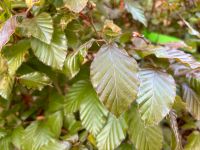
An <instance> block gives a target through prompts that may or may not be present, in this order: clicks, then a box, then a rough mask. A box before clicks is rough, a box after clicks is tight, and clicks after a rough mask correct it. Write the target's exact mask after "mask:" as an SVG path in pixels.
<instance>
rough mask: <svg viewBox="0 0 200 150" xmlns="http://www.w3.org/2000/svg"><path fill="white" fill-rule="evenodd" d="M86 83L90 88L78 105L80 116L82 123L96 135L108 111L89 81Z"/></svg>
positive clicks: (104, 121)
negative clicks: (79, 105)
mask: <svg viewBox="0 0 200 150" xmlns="http://www.w3.org/2000/svg"><path fill="white" fill-rule="evenodd" d="M87 84H89V85H88V86H90V90H88V91H87V93H88V94H87V95H85V97H83V99H84V100H83V102H82V104H81V107H80V118H81V121H82V125H83V126H84V127H85V128H86V129H87V130H88V131H89V132H91V133H92V134H93V135H94V136H96V135H97V134H98V133H99V132H100V130H101V129H102V128H103V126H104V124H105V123H106V117H107V115H108V111H107V110H106V109H105V108H104V106H103V105H102V103H101V102H100V101H99V99H98V97H97V94H96V92H95V91H94V89H93V87H92V85H91V84H90V83H89V82H88V83H87ZM94 116H95V117H94Z"/></svg>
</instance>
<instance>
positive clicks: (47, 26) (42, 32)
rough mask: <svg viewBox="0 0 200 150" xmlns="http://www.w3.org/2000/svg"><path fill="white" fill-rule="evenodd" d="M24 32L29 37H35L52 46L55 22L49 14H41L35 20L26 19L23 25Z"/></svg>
mask: <svg viewBox="0 0 200 150" xmlns="http://www.w3.org/2000/svg"><path fill="white" fill-rule="evenodd" d="M22 27H23V29H24V32H25V34H26V35H28V36H33V37H35V38H37V39H38V40H40V41H41V42H45V43H46V44H50V43H51V40H52V36H53V31H54V30H53V20H52V18H51V16H50V15H49V14H48V13H41V14H40V15H38V16H36V17H35V18H33V19H25V20H24V21H23V23H22Z"/></svg>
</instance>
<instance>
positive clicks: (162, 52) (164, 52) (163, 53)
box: [155, 47, 200, 69]
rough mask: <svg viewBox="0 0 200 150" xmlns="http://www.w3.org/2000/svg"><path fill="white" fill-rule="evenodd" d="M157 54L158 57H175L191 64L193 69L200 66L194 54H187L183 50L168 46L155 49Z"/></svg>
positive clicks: (179, 60)
mask: <svg viewBox="0 0 200 150" xmlns="http://www.w3.org/2000/svg"><path fill="white" fill-rule="evenodd" d="M155 55H156V57H158V58H167V59H173V60H176V61H178V62H181V63H183V64H185V65H187V66H189V67H190V68H192V69H195V68H198V67H200V63H199V62H197V61H196V60H195V59H194V58H193V57H192V55H190V54H187V53H185V52H183V51H181V50H177V49H171V48H168V47H160V49H157V50H156V51H155Z"/></svg>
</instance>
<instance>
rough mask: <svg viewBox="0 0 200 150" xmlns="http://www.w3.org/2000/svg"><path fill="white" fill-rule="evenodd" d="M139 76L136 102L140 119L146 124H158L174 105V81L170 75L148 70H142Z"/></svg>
mask: <svg viewBox="0 0 200 150" xmlns="http://www.w3.org/2000/svg"><path fill="white" fill-rule="evenodd" d="M139 76H140V81H141V84H140V88H139V93H138V99H137V102H138V104H139V110H140V113H141V116H142V119H143V120H145V123H147V124H158V123H159V122H160V121H161V120H162V119H163V118H164V117H165V116H166V115H167V114H168V113H169V111H170V109H171V108H172V105H173V103H174V100H175V96H176V85H175V81H174V79H173V77H172V76H171V75H169V74H167V73H164V72H161V71H159V70H154V69H150V68H146V69H142V70H141V71H140V74H139ZM163 97H164V99H163Z"/></svg>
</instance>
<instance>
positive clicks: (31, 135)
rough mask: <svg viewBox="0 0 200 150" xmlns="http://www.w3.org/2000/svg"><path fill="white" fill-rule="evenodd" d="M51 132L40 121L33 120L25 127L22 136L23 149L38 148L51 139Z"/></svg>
mask: <svg viewBox="0 0 200 150" xmlns="http://www.w3.org/2000/svg"><path fill="white" fill-rule="evenodd" d="M52 140H53V138H52V133H51V132H50V131H49V129H48V128H47V127H45V126H44V125H43V124H42V122H38V121H36V122H33V123H31V125H29V126H28V127H27V128H26V129H25V133H24V135H23V137H22V141H23V143H22V149H23V150H30V149H31V150H38V149H40V148H41V147H42V146H44V145H47V144H48V143H49V142H50V141H52Z"/></svg>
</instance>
